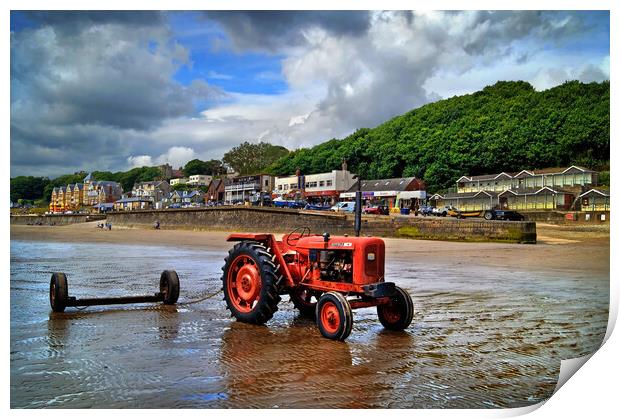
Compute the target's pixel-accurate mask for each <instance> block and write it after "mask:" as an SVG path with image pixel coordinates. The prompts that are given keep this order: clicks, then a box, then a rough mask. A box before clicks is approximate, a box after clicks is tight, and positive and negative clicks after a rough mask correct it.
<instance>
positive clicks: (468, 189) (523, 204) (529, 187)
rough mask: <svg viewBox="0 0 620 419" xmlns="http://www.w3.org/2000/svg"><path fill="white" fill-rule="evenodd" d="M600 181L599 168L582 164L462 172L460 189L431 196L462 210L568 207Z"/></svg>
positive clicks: (576, 206)
mask: <svg viewBox="0 0 620 419" xmlns="http://www.w3.org/2000/svg"><path fill="white" fill-rule="evenodd" d="M597 183H598V173H597V172H595V171H593V170H589V169H586V168H583V167H579V166H570V167H561V168H546V169H535V170H521V171H520V172H514V173H509V172H502V173H498V174H491V175H478V176H461V177H460V178H459V179H458V180H457V182H456V192H448V193H437V194H434V195H433V196H431V197H430V198H429V200H430V201H431V202H432V203H434V204H435V205H436V206H438V207H442V206H447V205H450V206H453V207H456V208H458V209H460V210H462V211H478V210H486V209H491V208H502V209H512V210H521V211H527V210H565V211H568V210H576V209H579V206H580V205H581V204H582V200H580V199H579V198H580V197H581V196H582V194H584V192H586V191H588V190H590V189H592V188H593V187H594V186H596V184H597ZM607 207H609V204H608V203H607Z"/></svg>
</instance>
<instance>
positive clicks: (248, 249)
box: [222, 240, 281, 324]
mask: <svg viewBox="0 0 620 419" xmlns="http://www.w3.org/2000/svg"><path fill="white" fill-rule="evenodd" d="M266 249H267V248H266V247H265V246H263V245H262V244H260V243H259V242H257V241H253V240H246V241H242V242H239V243H237V244H235V246H234V247H233V248H232V249H230V250H229V251H228V256H227V257H226V258H224V261H225V264H224V266H223V267H222V271H223V275H222V284H223V288H224V299H225V301H226V308H227V309H228V310H230V311H231V313H232V316H233V317H235V318H236V319H237V320H238V321H240V322H244V323H251V324H264V323H266V322H268V321H269V320H271V318H272V317H273V315H274V313H275V312H276V311H278V303H279V302H280V301H281V298H280V295H279V294H280V293H279V289H278V286H277V278H278V274H277V273H276V270H275V267H274V265H273V262H272V261H271V258H272V255H271V254H270V253H267V252H266V251H265V250H266ZM239 254H245V255H247V256H249V257H251V258H252V259H253V260H254V262H255V263H256V265H257V267H258V270H259V272H260V275H261V290H260V298H259V300H258V302H257V303H256V306H254V307H253V308H252V310H251V311H250V312H248V313H242V312H239V311H237V310H235V309H234V305H233V304H232V303H231V302H230V300H229V298H230V297H229V295H228V287H227V286H226V281H227V276H228V269H229V267H230V266H229V263H230V262H231V261H232V260H233V259H234V257H233V256H238V255H239Z"/></svg>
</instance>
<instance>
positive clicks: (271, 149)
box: [222, 141, 289, 175]
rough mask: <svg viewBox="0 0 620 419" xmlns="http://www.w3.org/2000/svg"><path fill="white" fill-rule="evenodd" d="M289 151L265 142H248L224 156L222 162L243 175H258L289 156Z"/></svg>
mask: <svg viewBox="0 0 620 419" xmlns="http://www.w3.org/2000/svg"><path fill="white" fill-rule="evenodd" d="M288 154H289V151H288V150H287V149H286V148H284V147H282V146H276V145H272V144H269V143H265V142H260V143H258V144H252V143H249V142H247V141H245V142H243V143H241V144H239V145H238V146H236V147H234V148H233V149H232V150H230V151H228V152H227V153H225V154H224V157H223V158H222V162H223V163H225V164H227V165H228V166H230V167H232V168H233V169H235V170H237V171H238V172H239V173H240V174H242V175H251V174H257V173H259V172H261V171H263V170H264V169H266V168H267V167H268V166H269V165H271V164H272V163H274V162H275V161H276V160H278V159H280V158H282V157H284V156H287V155H288Z"/></svg>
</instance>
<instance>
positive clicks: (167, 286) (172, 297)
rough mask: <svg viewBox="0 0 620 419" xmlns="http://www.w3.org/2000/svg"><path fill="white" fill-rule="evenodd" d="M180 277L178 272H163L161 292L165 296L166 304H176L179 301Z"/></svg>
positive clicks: (160, 285)
mask: <svg viewBox="0 0 620 419" xmlns="http://www.w3.org/2000/svg"><path fill="white" fill-rule="evenodd" d="M180 288H181V286H180V284H179V276H178V275H177V273H176V271H163V272H162V273H161V278H160V279H159V292H161V293H162V294H163V295H164V300H163V302H164V304H168V305H171V304H176V302H177V300H178V299H179V290H180Z"/></svg>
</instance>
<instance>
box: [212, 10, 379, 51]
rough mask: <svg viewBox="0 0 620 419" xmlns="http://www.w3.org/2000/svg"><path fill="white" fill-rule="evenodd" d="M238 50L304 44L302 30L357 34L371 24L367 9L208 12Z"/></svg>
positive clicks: (336, 34)
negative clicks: (315, 29) (318, 28)
mask: <svg viewBox="0 0 620 419" xmlns="http://www.w3.org/2000/svg"><path fill="white" fill-rule="evenodd" d="M205 16H206V18H207V19H210V20H214V21H216V22H218V23H220V24H221V25H222V26H223V27H224V30H225V31H226V33H227V34H228V36H229V37H230V39H231V41H232V43H233V45H234V46H235V48H237V49H239V50H259V51H272V52H273V51H279V50H281V49H282V48H283V47H291V46H297V45H301V44H304V43H305V31H306V30H308V29H311V28H314V27H320V28H322V29H324V30H325V31H327V32H329V33H330V34H332V35H334V36H341V35H346V36H360V35H363V34H364V33H365V32H366V30H367V29H368V28H369V25H370V13H369V12H367V11H282V10H258V11H211V12H206V13H205Z"/></svg>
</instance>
